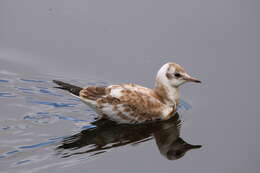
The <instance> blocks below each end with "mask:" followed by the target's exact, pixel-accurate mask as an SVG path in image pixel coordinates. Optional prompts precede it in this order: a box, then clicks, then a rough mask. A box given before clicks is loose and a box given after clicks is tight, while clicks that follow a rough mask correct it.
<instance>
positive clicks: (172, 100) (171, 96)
mask: <svg viewBox="0 0 260 173" xmlns="http://www.w3.org/2000/svg"><path fill="white" fill-rule="evenodd" d="M153 90H154V92H155V94H156V96H157V97H158V98H159V100H160V101H161V102H163V103H164V104H166V105H169V106H175V105H176V104H177V105H178V104H179V98H180V95H179V88H178V87H172V86H168V85H167V84H164V83H163V82H162V81H160V80H158V79H157V80H156V82H155V87H154V89H153Z"/></svg>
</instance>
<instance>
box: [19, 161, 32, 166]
mask: <svg viewBox="0 0 260 173" xmlns="http://www.w3.org/2000/svg"><path fill="white" fill-rule="evenodd" d="M28 162H31V160H21V161H19V162H17V163H16V164H17V165H21V164H24V163H28Z"/></svg>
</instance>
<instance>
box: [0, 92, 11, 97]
mask: <svg viewBox="0 0 260 173" xmlns="http://www.w3.org/2000/svg"><path fill="white" fill-rule="evenodd" d="M0 97H15V96H14V95H12V94H11V93H8V92H0Z"/></svg>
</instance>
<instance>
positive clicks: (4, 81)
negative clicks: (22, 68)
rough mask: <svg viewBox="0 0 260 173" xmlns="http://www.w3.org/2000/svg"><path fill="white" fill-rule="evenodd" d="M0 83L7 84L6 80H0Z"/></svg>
mask: <svg viewBox="0 0 260 173" xmlns="http://www.w3.org/2000/svg"><path fill="white" fill-rule="evenodd" d="M0 82H3V83H7V82H8V80H3V79H0Z"/></svg>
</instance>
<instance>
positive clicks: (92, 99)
mask: <svg viewBox="0 0 260 173" xmlns="http://www.w3.org/2000/svg"><path fill="white" fill-rule="evenodd" d="M176 72H178V73H180V75H181V76H180V77H176V76H174V74H175V73H176ZM188 80H190V81H193V82H200V81H199V80H196V79H195V78H191V77H190V76H189V75H188V74H187V73H186V72H185V70H184V69H183V68H182V67H181V66H180V65H178V64H175V63H167V64H165V65H164V66H163V67H162V68H161V69H160V70H159V72H158V74H157V77H156V82H155V88H154V89H149V88H145V87H142V86H140V85H136V84H122V85H111V86H107V87H100V86H88V87H85V88H80V87H76V86H74V85H70V84H66V83H64V82H61V81H54V82H55V83H56V84H58V85H60V86H61V87H59V88H61V89H65V90H68V91H70V92H72V91H73V92H72V93H73V94H74V95H77V96H79V98H80V99H81V100H82V101H83V102H85V103H86V104H87V105H89V106H90V107H92V108H94V109H95V110H96V111H97V113H98V114H99V115H100V116H101V117H103V118H109V119H111V120H114V121H117V122H118V123H140V122H145V121H150V120H156V119H169V118H170V117H171V116H172V115H173V113H174V112H175V111H176V109H177V105H178V103H179V86H180V85H181V84H183V83H185V82H186V81H188ZM79 88H80V90H79Z"/></svg>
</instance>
